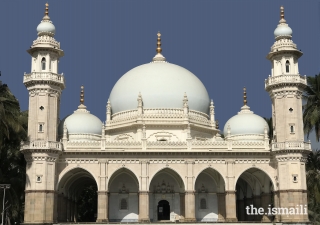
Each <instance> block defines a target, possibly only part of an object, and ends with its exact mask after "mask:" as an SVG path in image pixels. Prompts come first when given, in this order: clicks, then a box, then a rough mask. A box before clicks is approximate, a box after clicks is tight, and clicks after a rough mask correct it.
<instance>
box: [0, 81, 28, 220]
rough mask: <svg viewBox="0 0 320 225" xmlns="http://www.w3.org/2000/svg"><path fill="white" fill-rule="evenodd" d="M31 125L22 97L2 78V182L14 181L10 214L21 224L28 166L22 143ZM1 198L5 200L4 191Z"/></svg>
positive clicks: (8, 197) (9, 196)
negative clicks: (3, 81)
mask: <svg viewBox="0 0 320 225" xmlns="http://www.w3.org/2000/svg"><path fill="white" fill-rule="evenodd" d="M27 125H28V112H27V111H25V112H21V111H20V106H19V102H18V100H17V99H16V98H15V96H14V95H13V94H12V93H11V92H10V90H9V88H8V86H7V85H6V84H2V82H1V81H0V183H1V184H11V188H10V189H9V190H7V191H6V204H5V208H7V213H6V215H7V216H8V217H9V218H10V220H11V222H17V223H18V224H19V223H20V222H21V221H22V220H23V210H24V209H23V204H24V189H25V168H26V164H25V160H24V158H23V155H22V154H21V152H20V143H21V141H25V140H27ZM0 198H1V200H2V199H3V190H1V192H0ZM0 210H1V212H2V210H3V209H2V204H0Z"/></svg>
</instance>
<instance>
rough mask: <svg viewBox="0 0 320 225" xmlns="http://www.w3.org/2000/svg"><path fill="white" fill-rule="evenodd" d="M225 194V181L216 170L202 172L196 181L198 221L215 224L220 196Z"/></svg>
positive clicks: (210, 169)
mask: <svg viewBox="0 0 320 225" xmlns="http://www.w3.org/2000/svg"><path fill="white" fill-rule="evenodd" d="M224 192H225V183H224V179H223V177H222V176H221V175H220V174H219V173H218V172H217V171H216V170H214V169H212V168H207V169H205V170H203V171H201V173H200V174H199V175H198V176H197V178H196V181H195V195H196V196H195V214H196V219H197V221H201V222H214V221H217V220H218V214H219V212H218V195H219V194H222V193H224ZM223 197H224V195H223ZM219 200H220V199H219Z"/></svg>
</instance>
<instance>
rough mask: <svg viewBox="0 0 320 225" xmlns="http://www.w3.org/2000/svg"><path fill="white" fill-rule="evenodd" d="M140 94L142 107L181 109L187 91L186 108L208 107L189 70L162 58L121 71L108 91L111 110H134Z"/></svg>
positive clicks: (202, 109) (200, 85) (204, 93)
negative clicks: (119, 76) (120, 74)
mask: <svg viewBox="0 0 320 225" xmlns="http://www.w3.org/2000/svg"><path fill="white" fill-rule="evenodd" d="M139 93H141V96H142V99H143V107H144V108H182V107H183V96H184V93H186V94H187V97H188V105H189V109H191V110H196V111H200V112H204V113H208V110H209V104H210V99H209V95H208V92H207V90H206V88H205V86H204V85H203V83H202V82H201V81H200V80H199V79H198V78H197V77H196V76H195V75H194V74H193V73H191V72H190V71H189V70H187V69H185V68H183V67H181V66H178V65H175V64H171V63H168V62H165V61H162V62H152V63H148V64H144V65H141V66H138V67H135V68H133V69H132V70H130V71H128V72H127V73H126V74H124V75H123V76H122V77H121V78H120V79H119V80H118V82H117V83H116V84H115V85H114V87H113V89H112V91H111V93H110V97H109V99H110V102H111V107H112V113H117V112H120V111H125V110H130V109H136V108H137V105H138V102H137V97H138V95H139Z"/></svg>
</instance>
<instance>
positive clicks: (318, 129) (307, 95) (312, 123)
mask: <svg viewBox="0 0 320 225" xmlns="http://www.w3.org/2000/svg"><path fill="white" fill-rule="evenodd" d="M307 82H308V86H307V87H306V89H305V91H304V95H303V98H304V99H305V100H306V104H304V105H303V110H304V112H303V129H304V133H305V134H307V137H309V134H310V132H311V131H313V130H315V133H316V138H317V141H319V138H320V74H319V75H315V77H307Z"/></svg>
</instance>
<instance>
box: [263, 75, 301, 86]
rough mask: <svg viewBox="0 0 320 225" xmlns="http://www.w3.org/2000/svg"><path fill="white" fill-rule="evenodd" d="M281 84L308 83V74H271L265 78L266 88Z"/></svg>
mask: <svg viewBox="0 0 320 225" xmlns="http://www.w3.org/2000/svg"><path fill="white" fill-rule="evenodd" d="M281 84H303V85H307V77H306V75H304V76H301V75H297V74H295V75H292V74H282V75H279V76H270V75H269V77H268V79H265V89H268V88H270V87H272V86H275V85H281Z"/></svg>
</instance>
